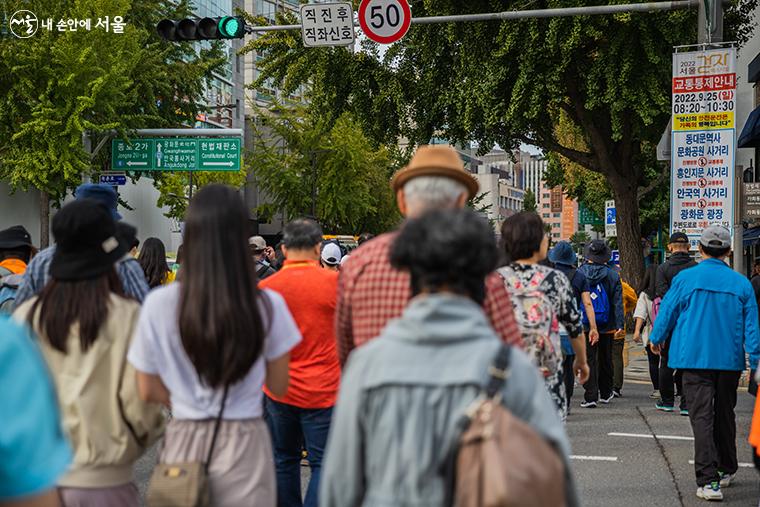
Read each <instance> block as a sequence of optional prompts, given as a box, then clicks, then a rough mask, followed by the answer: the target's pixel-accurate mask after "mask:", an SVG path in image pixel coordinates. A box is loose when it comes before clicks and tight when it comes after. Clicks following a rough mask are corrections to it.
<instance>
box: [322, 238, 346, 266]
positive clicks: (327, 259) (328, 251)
mask: <svg viewBox="0 0 760 507" xmlns="http://www.w3.org/2000/svg"><path fill="white" fill-rule="evenodd" d="M341 257H342V255H341V253H340V247H339V246H338V245H336V244H335V243H327V244H326V245H325V246H324V248H322V262H324V263H325V264H329V265H330V266H337V265H338V264H340V258H341Z"/></svg>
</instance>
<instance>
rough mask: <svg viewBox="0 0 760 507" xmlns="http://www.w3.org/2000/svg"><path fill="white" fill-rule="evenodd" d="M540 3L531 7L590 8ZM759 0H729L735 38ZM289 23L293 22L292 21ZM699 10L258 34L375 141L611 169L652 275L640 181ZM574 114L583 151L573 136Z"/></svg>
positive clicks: (498, 7) (290, 81)
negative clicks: (351, 35)
mask: <svg viewBox="0 0 760 507" xmlns="http://www.w3.org/2000/svg"><path fill="white" fill-rule="evenodd" d="M587 4H589V2H583V1H575V2H571V3H568V2H567V1H558V0H548V1H547V0H542V1H539V2H537V3H535V2H534V3H531V8H533V9H542V8H555V7H569V6H571V5H572V6H581V5H587ZM755 6H756V0H751V1H749V2H742V3H741V4H740V5H732V6H730V7H729V8H728V10H727V12H726V15H725V18H724V20H725V38H726V40H737V41H739V42H740V43H741V42H744V41H746V39H747V37H748V34H749V33H750V31H751V25H750V24H749V21H750V17H751V16H750V14H751V12H752V10H753V9H754V8H755ZM520 8H522V3H521V2H516V1H513V0H500V1H499V0H472V1H468V2H453V1H451V0H426V1H425V2H420V3H415V5H414V11H413V15H414V16H415V17H422V16H431V15H449V14H470V13H480V12H494V11H503V10H511V9H520ZM283 21H286V22H287V21H294V20H287V19H283ZM696 26H697V13H696V10H678V11H670V12H658V13H647V14H643V13H641V14H631V13H629V14H617V15H605V16H577V17H564V18H551V19H546V18H544V19H528V20H521V21H489V22H482V23H449V24H444V25H440V24H436V25H414V26H413V27H412V29H411V30H410V31H409V33H408V34H407V35H406V36H405V37H404V39H402V40H401V41H400V42H398V43H396V44H394V45H392V46H390V47H389V48H388V49H387V51H386V52H385V53H384V55H383V56H382V57H381V55H380V52H379V50H378V47H377V46H375V45H373V44H371V43H367V42H365V43H363V51H359V52H356V53H352V52H350V51H346V50H345V49H342V48H336V49H306V48H304V47H303V45H302V43H301V41H300V34H299V33H297V32H280V33H273V34H270V35H268V36H265V37H262V38H261V39H259V40H258V41H255V42H252V43H251V45H252V46H254V47H257V48H259V49H261V50H265V54H266V58H265V60H264V61H263V62H262V64H263V65H262V67H263V70H264V76H263V77H264V78H267V77H272V78H274V79H275V81H276V82H278V83H280V84H282V85H284V87H285V89H286V91H288V90H290V89H294V88H295V87H297V86H298V85H300V84H302V83H307V82H310V83H312V91H313V95H312V100H313V101H314V103H315V105H316V107H317V108H318V109H319V111H320V114H321V115H323V116H324V117H325V118H327V119H333V120H334V119H336V118H338V117H340V115H342V114H343V113H344V112H345V111H351V112H353V113H354V114H355V115H356V117H357V119H358V121H359V122H360V124H361V125H362V127H363V128H364V130H365V132H366V133H367V134H368V135H369V136H370V138H371V139H373V140H374V141H375V142H377V143H381V144H390V143H396V142H398V139H399V138H400V137H405V138H407V139H409V140H410V141H411V142H412V143H426V142H428V141H429V140H430V138H431V137H432V136H433V135H434V134H435V135H436V136H437V137H444V138H447V139H449V140H451V141H452V142H464V141H476V142H477V143H478V145H479V146H480V147H481V149H482V150H483V151H488V150H489V149H490V148H491V147H492V146H494V145H495V144H497V143H498V144H499V145H500V146H501V147H502V148H504V149H515V148H517V147H518V146H519V144H520V143H523V142H524V143H529V144H533V145H535V146H538V147H540V148H542V149H543V150H544V151H545V152H554V153H557V154H559V155H561V156H563V157H565V158H566V159H568V160H570V161H572V162H575V163H577V164H579V165H580V166H582V167H584V168H586V169H588V170H590V171H592V172H594V173H598V174H601V175H602V176H604V178H605V180H606V181H607V183H608V184H609V186H610V188H611V190H612V193H613V195H614V197H615V200H616V202H617V206H618V233H619V235H620V238H619V239H620V243H621V247H622V248H621V256H622V265H623V270H624V275H625V277H626V278H627V279H628V280H631V281H632V282H633V283H634V284H636V283H637V282H638V280H639V279H640V277H641V275H642V274H643V258H642V252H641V248H640V234H641V231H640V217H639V209H638V198H637V196H638V191H639V187H641V186H645V185H646V184H647V181H646V169H645V168H646V167H647V166H648V165H649V159H648V157H649V155H648V153H647V150H646V149H645V148H644V147H643V146H644V145H645V144H647V143H648V144H651V145H654V144H656V142H657V140H658V139H659V137H660V135H661V133H662V130H663V128H664V127H665V125H666V124H667V121H668V118H669V115H670V86H671V84H670V83H671V55H672V52H673V46H675V45H682V44H689V43H695V42H696ZM562 114H564V115H565V116H566V117H567V119H568V121H569V122H571V123H572V125H573V126H574V127H577V129H578V131H579V132H580V135H581V137H582V140H583V142H584V144H585V149H578V148H575V147H573V146H568V145H566V144H563V143H562V142H561V140H560V139H558V137H557V135H556V129H555V127H556V124H557V122H558V120H559V118H560V115H562Z"/></svg>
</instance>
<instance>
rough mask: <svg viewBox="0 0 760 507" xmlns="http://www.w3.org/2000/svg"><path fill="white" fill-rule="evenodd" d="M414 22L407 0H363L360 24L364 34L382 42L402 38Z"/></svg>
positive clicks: (360, 8) (388, 42)
mask: <svg viewBox="0 0 760 507" xmlns="http://www.w3.org/2000/svg"><path fill="white" fill-rule="evenodd" d="M411 23H412V10H411V9H410V8H409V2H407V0H362V3H361V4H360V5H359V24H360V25H361V27H362V31H363V32H364V34H365V35H366V36H367V37H368V38H369V39H370V40H373V41H375V42H379V43H380V44H391V43H393V42H396V41H397V40H399V39H401V38H402V37H403V36H404V35H406V32H407V31H408V30H409V25H410V24H411Z"/></svg>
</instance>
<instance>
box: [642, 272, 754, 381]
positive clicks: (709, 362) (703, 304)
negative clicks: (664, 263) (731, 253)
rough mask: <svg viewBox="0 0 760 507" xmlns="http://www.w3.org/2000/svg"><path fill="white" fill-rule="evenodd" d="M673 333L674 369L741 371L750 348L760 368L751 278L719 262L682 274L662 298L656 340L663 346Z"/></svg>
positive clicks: (670, 352) (670, 353) (671, 363)
mask: <svg viewBox="0 0 760 507" xmlns="http://www.w3.org/2000/svg"><path fill="white" fill-rule="evenodd" d="M671 333H672V338H671V342H670V348H669V350H668V357H669V361H668V366H670V367H671V368H673V369H698V370H702V369H704V370H728V371H741V370H744V369H745V368H746V363H745V356H744V352H745V349H746V352H747V353H748V354H749V360H750V364H751V365H753V366H754V365H756V364H757V362H758V360H759V359H760V330H759V329H758V316H757V302H756V301H755V293H754V291H753V290H752V285H751V284H750V283H749V280H747V279H746V278H745V277H743V276H742V275H740V274H739V273H736V272H734V271H733V270H732V269H731V268H729V267H728V266H727V265H726V264H725V263H724V262H723V261H720V260H718V259H706V260H704V261H702V262H701V263H700V264H699V265H697V266H695V267H693V268H691V269H687V270H685V271H682V272H681V273H679V274H678V275H677V276H676V277H675V278H674V280H673V284H672V285H671V287H670V290H669V291H668V293H667V294H666V295H665V299H663V300H662V304H661V306H660V313H658V314H657V320H656V321H655V323H654V330H653V331H652V335H651V337H650V340H651V341H652V343H654V344H655V345H659V344H661V343H663V342H664V341H665V339H666V338H667V337H668V335H670V334H671Z"/></svg>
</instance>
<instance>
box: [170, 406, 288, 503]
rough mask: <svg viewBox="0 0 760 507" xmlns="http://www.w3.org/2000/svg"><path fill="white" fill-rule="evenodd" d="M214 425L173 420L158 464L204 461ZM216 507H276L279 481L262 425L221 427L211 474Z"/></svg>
mask: <svg viewBox="0 0 760 507" xmlns="http://www.w3.org/2000/svg"><path fill="white" fill-rule="evenodd" d="M213 431H214V421H187V420H185V421H178V420H172V421H171V422H170V423H169V425H168V427H167V428H166V435H165V437H164V445H163V449H162V450H161V457H160V460H161V463H179V462H187V461H205V460H206V456H207V455H208V449H209V447H210V446H211V438H212V435H213ZM209 479H210V485H211V502H212V504H213V505H214V506H215V507H250V506H252V505H255V506H256V507H274V506H275V505H276V503H277V479H276V476H275V469H274V458H273V455H272V440H271V437H270V436H269V430H268V429H267V426H266V423H265V422H264V420H263V419H246V420H240V421H222V425H221V427H220V428H219V436H218V437H217V440H216V447H215V448H214V455H213V457H212V459H211V467H210V469H209Z"/></svg>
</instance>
